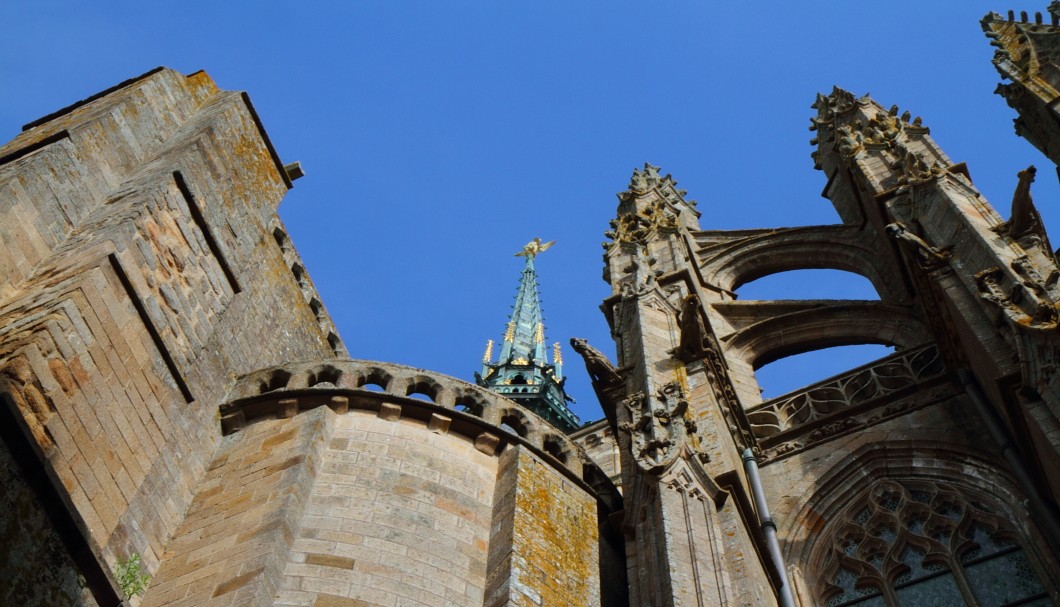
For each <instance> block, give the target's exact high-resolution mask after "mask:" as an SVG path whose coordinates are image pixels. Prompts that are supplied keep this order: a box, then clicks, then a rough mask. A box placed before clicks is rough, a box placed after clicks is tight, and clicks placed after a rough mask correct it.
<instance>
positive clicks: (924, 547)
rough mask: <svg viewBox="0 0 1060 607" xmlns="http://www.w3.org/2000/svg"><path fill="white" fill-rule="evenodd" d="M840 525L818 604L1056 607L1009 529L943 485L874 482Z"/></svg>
mask: <svg viewBox="0 0 1060 607" xmlns="http://www.w3.org/2000/svg"><path fill="white" fill-rule="evenodd" d="M837 522H838V526H837V527H833V529H834V530H835V531H834V532H833V533H831V534H830V536H831V547H830V549H829V550H828V554H827V556H826V557H825V561H824V563H823V564H824V569H823V573H824V575H823V577H822V578H821V582H820V587H819V588H818V596H819V598H820V604H823V605H828V606H829V607H846V606H851V607H855V606H856V607H896V606H903V607H904V606H920V605H933V606H935V607H950V606H953V607H964V606H966V605H967V606H972V607H1016V606H1021V607H1030V606H1034V607H1038V606H1047V605H1052V602H1051V601H1050V599H1049V597H1048V595H1047V592H1046V590H1045V588H1044V587H1043V585H1042V583H1041V581H1040V580H1039V579H1038V577H1037V575H1036V574H1035V572H1034V571H1033V569H1032V568H1031V565H1030V563H1029V562H1028V560H1027V556H1026V554H1025V553H1024V551H1023V549H1022V548H1021V547H1020V544H1019V542H1018V539H1017V537H1018V536H1017V535H1016V534H1015V532H1014V530H1013V529H1012V526H1011V524H1010V522H1009V521H1007V520H1005V518H1004V517H1003V516H1001V515H1000V514H999V513H997V512H995V511H994V510H992V509H991V508H989V507H988V506H986V505H985V504H983V503H980V502H979V501H977V500H975V499H968V498H967V497H965V496H963V495H962V494H961V493H959V492H958V491H956V490H954V489H953V488H951V487H949V486H947V485H945V484H943V483H936V482H930V481H926V480H902V481H900V482H898V481H895V480H890V479H887V480H881V481H877V482H876V483H875V484H874V485H873V486H872V487H871V488H870V490H869V491H866V492H865V493H864V494H863V497H862V498H861V499H859V500H857V501H855V502H854V503H853V504H851V505H850V506H849V507H847V508H846V509H845V510H844V511H842V513H841V514H840V516H839V517H838V519H837Z"/></svg>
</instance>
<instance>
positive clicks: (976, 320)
mask: <svg viewBox="0 0 1060 607" xmlns="http://www.w3.org/2000/svg"><path fill="white" fill-rule="evenodd" d="M1057 7H1060V4H1057V3H1054V4H1053V5H1052V6H1051V7H1050V14H1052V15H1054V16H1053V17H1052V18H1051V19H1050V21H1051V23H1050V24H1046V23H1044V20H1043V18H1042V16H1041V15H1035V17H1034V18H1033V19H1031V18H1029V17H1028V16H1027V15H1026V14H1021V15H1020V17H1019V18H1018V19H1017V18H1016V16H1015V15H1013V14H1010V15H1009V16H1008V17H1007V18H1004V17H1002V16H1000V15H993V14H992V15H989V16H988V17H987V18H986V19H984V21H983V27H984V29H985V31H986V32H987V34H988V36H989V37H990V38H991V39H992V40H993V41H994V44H995V45H997V46H998V47H999V50H998V52H997V55H996V57H995V63H996V65H997V66H998V69H999V70H1000V71H1001V73H1002V75H1003V76H1005V77H1006V78H1008V79H1010V80H1011V81H1012V82H1011V83H1010V84H1006V85H1004V86H1003V87H1002V89H1001V92H1002V93H1003V94H1004V95H1005V97H1006V99H1007V100H1008V101H1009V103H1010V104H1011V105H1013V107H1015V108H1016V109H1017V111H1018V112H1019V113H1020V117H1019V119H1018V120H1017V122H1016V126H1017V131H1018V132H1019V133H1020V134H1022V135H1024V136H1026V137H1027V138H1028V139H1029V140H1030V141H1031V142H1032V143H1034V145H1036V146H1038V147H1039V148H1041V149H1042V150H1043V151H1044V152H1045V153H1046V154H1047V155H1048V156H1049V157H1050V158H1056V154H1057V150H1060V132H1058V131H1057V129H1056V118H1057V116H1056V110H1055V108H1054V107H1053V106H1054V104H1055V100H1056V98H1057V96H1058V95H1057V91H1060V75H1058V74H1060V53H1058V52H1056V49H1057V48H1060V46H1057V45H1058V44H1060V26H1058V25H1057V21H1058V18H1057V16H1056V15H1060V8H1057ZM814 109H815V115H814V116H813V117H812V122H811V130H812V131H814V135H813V139H812V141H811V143H812V145H813V149H814V151H813V160H814V166H815V167H816V168H817V169H818V170H820V171H822V173H823V176H824V180H825V181H826V183H827V186H826V188H825V195H826V197H827V198H828V199H830V200H831V202H832V204H833V205H834V207H835V209H836V212H837V216H838V222H837V223H835V224H832V225H823V226H804V227H797V228H767V229H757V230H739V231H717V230H711V229H709V228H710V226H709V225H707V226H706V227H707V228H708V229H703V226H701V224H700V220H701V216H700V212H699V211H698V210H697V206H696V203H695V202H693V201H692V200H690V199H689V198H688V197H687V194H686V193H685V192H684V191H682V190H680V189H678V188H677V183H676V181H675V180H674V179H673V178H672V177H671V176H669V175H665V174H663V173H662V172H661V171H660V170H659V168H658V167H654V166H651V165H645V167H644V168H643V169H642V170H641V169H638V170H635V171H634V172H633V176H632V178H631V180H630V182H629V185H628V187H627V188H626V190H625V191H623V192H622V193H621V194H619V202H618V209H617V215H616V218H615V219H614V220H613V222H612V227H611V230H609V231H608V232H607V237H608V242H606V243H605V244H604V249H605V251H604V278H605V280H606V281H607V282H608V283H609V284H610V285H611V295H610V296H609V297H608V298H607V299H606V300H605V301H604V304H603V311H604V313H605V316H606V319H607V322H608V323H609V324H610V327H611V330H612V333H613V335H614V337H615V340H616V350H617V353H618V360H617V361H616V362H615V363H612V362H611V361H609V360H608V359H607V358H606V357H605V356H604V355H603V354H601V353H600V352H599V351H598V350H596V349H595V348H593V346H592V345H590V344H588V343H587V342H585V340H582V339H578V338H574V339H572V340H571V344H572V346H573V348H574V350H575V351H576V352H578V353H579V354H580V355H581V356H582V357H583V359H584V361H585V366H586V370H587V372H588V374H589V376H590V377H591V378H592V381H593V386H594V389H595V392H596V394H597V397H598V398H599V400H600V402H601V404H602V405H603V408H604V412H605V414H606V417H605V419H603V420H600V421H598V422H596V423H593V424H589V425H586V426H581V427H577V420H576V419H573V418H570V419H567V418H566V417H565V416H564V415H563V411H565V410H566V409H565V406H564V405H563V390H562V379H563V370H562V367H561V360H560V359H559V357H558V356H555V355H554V356H553V360H552V363H549V361H548V358H547V354H548V353H547V348H546V344H545V340H544V328H543V322H542V320H541V312H540V302H539V301H538V297H537V290H536V271H535V268H534V259H535V256H536V255H537V254H538V253H540V252H541V251H542V250H544V248H547V245H545V244H542V243H541V242H540V241H539V240H535V241H534V242H533V243H531V244H530V245H527V248H526V249H525V250H524V252H525V253H526V254H525V257H526V262H525V263H526V265H525V268H524V270H523V273H522V275H521V282H520V288H519V295H518V297H517V305H516V309H515V312H514V313H513V316H512V318H511V324H510V325H509V327H510V328H509V330H508V332H507V335H506V339H505V342H504V344H503V346H502V352H501V356H500V358H499V360H498V361H496V362H492V360H491V359H492V356H491V353H489V354H487V356H486V357H485V361H484V363H485V364H484V368H483V372H482V374H481V378H480V380H481V382H482V384H484V385H474V384H470V383H467V382H463V381H460V380H457V379H453V378H450V377H446V376H443V375H440V374H437V373H433V372H430V371H426V370H422V369H414V368H409V367H405V366H402V365H395V364H389V363H383V362H374V361H365V360H351V359H350V358H349V357H348V355H347V353H346V350H345V348H344V346H343V344H342V342H341V340H340V339H339V337H338V335H337V332H336V331H335V328H334V327H333V325H332V323H331V321H330V319H329V317H328V314H327V312H326V310H325V308H324V306H323V305H322V303H321V302H320V298H319V296H318V295H317V293H316V291H315V289H314V287H313V284H312V282H311V281H310V280H309V277H308V274H307V272H306V269H305V267H304V266H303V264H302V262H301V260H300V259H299V257H298V255H297V253H296V251H295V249H294V246H293V244H292V243H291V242H290V240H289V239H288V237H287V235H286V233H285V231H284V229H283V226H282V224H281V223H280V221H279V219H278V217H277V215H276V207H277V205H278V204H279V202H280V199H281V198H282V196H283V195H284V193H285V192H286V191H287V190H288V189H289V188H290V187H292V183H291V182H292V179H294V178H296V177H298V176H300V170H299V169H298V167H297V165H294V164H288V165H285V164H284V163H282V162H281V161H280V160H279V155H278V154H277V152H276V151H275V150H274V149H273V147H272V146H271V144H270V143H269V139H268V137H267V135H266V134H265V131H264V130H263V128H262V126H261V124H260V122H259V120H258V118H257V115H256V114H255V112H254V110H253V106H252V105H251V104H250V101H249V99H248V97H247V96H246V95H245V94H241V93H235V92H227V91H223V90H220V89H219V88H218V87H217V86H216V85H215V84H214V83H213V81H212V80H211V79H210V78H209V77H208V76H206V74H204V73H202V72H197V73H195V74H191V75H189V76H184V75H181V74H179V73H176V72H174V71H172V70H167V69H163V68H159V69H157V70H153V71H152V72H149V73H147V74H144V75H143V76H140V77H138V78H135V79H133V80H130V81H127V82H124V83H121V84H119V85H118V86H116V87H114V88H112V89H108V90H106V91H103V92H101V93H99V94H98V95H95V96H93V97H90V98H88V99H85V100H84V101H81V102H78V103H76V104H74V105H72V106H70V107H68V108H65V109H63V110H60V111H58V112H56V113H54V114H51V115H48V116H45V117H44V118H42V119H40V120H38V121H35V122H33V123H30V124H28V125H26V127H25V128H24V130H23V132H22V133H21V134H20V135H19V136H18V137H16V138H15V139H14V140H13V141H12V142H10V143H8V144H7V145H5V146H3V147H0V315H3V319H4V322H2V323H0V398H2V404H3V406H2V407H0V416H2V419H0V439H2V444H3V446H2V448H0V482H2V490H0V500H3V504H2V506H0V539H2V542H3V545H4V546H5V548H6V550H5V551H4V553H3V554H0V603H3V604H12V605H86V606H107V607H109V606H112V605H118V604H126V605H145V606H147V605H149V606H159V607H162V606H167V607H169V606H196V607H198V606H203V605H206V606H217V607H220V606H228V605H261V606H295V605H299V606H306V605H312V606H315V607H360V606H364V605H387V606H397V605H426V606H435V605H437V606H442V605H457V606H467V607H499V606H502V605H517V606H530V605H537V606H556V605H562V606H566V605H571V606H590V605H592V606H596V605H599V606H601V607H627V606H635V607H677V606H689V605H695V606H697V607H698V606H706V605H731V606H735V605H773V604H779V605H785V606H787V605H801V606H802V607H809V606H811V605H830V606H859V607H869V606H878V605H888V606H894V605H976V606H987V605H1033V606H1041V605H1050V604H1060V586H1058V580H1060V575H1057V574H1058V573H1060V565H1058V561H1057V555H1058V554H1060V512H1058V508H1057V501H1058V496H1060V371H1058V369H1057V357H1058V356H1060V354H1058V353H1060V327H1058V325H1060V311H1058V303H1060V284H1058V283H1060V267H1058V264H1057V259H1056V253H1055V252H1054V251H1053V250H1052V247H1051V245H1050V243H1049V239H1048V237H1047V235H1046V234H1045V231H1044V229H1043V227H1042V223H1041V220H1040V217H1039V215H1038V212H1037V210H1036V208H1035V205H1034V203H1033V201H1032V198H1031V184H1032V182H1033V180H1034V177H1035V175H1036V171H1035V170H1034V169H1033V168H1028V169H1027V170H1025V171H1022V172H1021V173H1020V174H1019V175H1018V176H1017V177H1016V179H1015V180H1014V181H1015V183H1014V186H1015V193H1014V196H1013V201H1012V209H1011V212H1010V216H1009V218H1008V220H1005V219H1003V218H1002V217H1001V215H999V213H998V212H997V211H995V210H994V208H993V207H992V206H990V204H989V203H987V201H986V200H985V199H984V198H983V197H982V195H981V194H980V193H979V192H978V190H976V188H975V186H974V184H973V182H972V179H971V173H970V171H969V169H968V168H967V167H965V166H964V165H963V164H961V163H955V162H953V161H952V160H951V159H950V158H948V157H947V156H946V155H945V154H944V153H943V152H942V150H941V148H940V147H939V145H938V144H937V143H936V142H935V140H934V139H933V137H932V134H931V133H930V131H929V129H928V127H927V126H926V125H924V124H923V121H922V120H921V119H920V118H914V117H913V116H912V114H911V113H910V112H908V111H901V110H900V109H899V108H898V107H897V106H892V107H890V108H889V109H888V108H886V107H885V106H884V105H881V104H879V103H878V102H876V101H875V100H873V99H871V98H869V97H867V96H865V97H857V96H855V95H853V94H851V93H849V92H847V91H844V90H842V89H839V88H836V89H834V90H833V91H831V92H830V93H829V94H822V95H819V96H818V98H817V100H816V103H815V104H814ZM802 268H831V269H838V270H846V271H849V272H854V273H857V274H860V275H862V276H865V277H866V278H867V279H868V280H869V281H871V283H872V284H873V285H874V286H875V288H876V291H877V293H878V294H879V298H878V299H874V300H870V301H851V300H842V301H837V300H822V301H805V300H779V301H743V300H739V299H737V298H736V296H735V290H736V289H737V288H738V287H739V286H740V285H741V284H743V283H746V282H748V281H750V280H753V279H755V278H758V277H761V276H765V275H768V274H772V273H777V272H782V271H787V270H794V269H802ZM852 343H882V344H888V345H891V346H894V347H895V349H896V352H895V353H894V354H893V355H891V356H887V357H885V358H882V359H880V360H877V361H874V362H871V363H869V364H867V365H863V366H861V367H858V368H855V369H851V370H849V371H847V372H844V373H841V374H839V375H837V376H834V377H832V378H829V379H826V380H823V381H820V382H817V383H815V384H812V385H809V386H806V387H804V388H801V389H798V390H795V391H793V392H791V393H789V394H786V395H782V396H779V397H776V398H772V399H768V400H763V398H762V396H761V393H760V390H759V387H758V384H757V381H756V379H755V374H754V372H755V369H756V368H758V367H760V366H761V365H763V364H766V363H768V362H770V361H772V360H775V359H778V358H781V357H784V356H788V355H792V354H798V353H801V352H805V351H808V350H813V349H817V348H822V347H828V346H833V345H845V344H852ZM519 378H521V379H519ZM523 381H525V382H526V383H522V382H523ZM530 386H535V387H541V389H540V390H535V391H529V390H528V391H526V392H518V391H506V390H509V389H513V390H514V389H518V388H524V387H526V388H528V387H530ZM499 392H501V393H499ZM507 396H511V397H512V398H508V397H507ZM139 585H143V586H144V588H143V589H142V590H143V592H140V590H141V588H138V587H137V586H139Z"/></svg>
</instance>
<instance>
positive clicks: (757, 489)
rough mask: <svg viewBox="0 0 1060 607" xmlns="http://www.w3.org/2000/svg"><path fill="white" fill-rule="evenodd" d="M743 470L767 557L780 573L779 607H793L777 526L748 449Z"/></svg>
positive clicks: (755, 461)
mask: <svg viewBox="0 0 1060 607" xmlns="http://www.w3.org/2000/svg"><path fill="white" fill-rule="evenodd" d="M742 457H743V468H744V471H745V472H746V473H747V482H748V484H750V485H751V497H752V498H753V499H754V502H755V510H757V511H758V520H759V522H760V523H761V527H762V533H764V534H765V536H766V545H767V546H768V547H769V556H770V557H771V558H772V560H773V564H774V565H775V566H776V568H777V571H778V572H780V588H779V589H778V590H779V591H780V597H779V599H780V607H795V597H794V596H792V594H791V582H789V581H788V570H787V568H786V567H785V566H784V556H783V555H782V554H781V553H780V541H779V540H777V524H776V523H774V522H773V518H772V517H771V516H769V505H768V504H766V493H765V491H763V490H762V479H761V478H760V477H759V476H758V460H756V459H755V456H754V453H753V452H752V451H751V450H750V449H744V450H743V454H742Z"/></svg>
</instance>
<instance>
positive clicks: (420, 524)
mask: <svg viewBox="0 0 1060 607" xmlns="http://www.w3.org/2000/svg"><path fill="white" fill-rule="evenodd" d="M496 475H497V458H496V457H494V456H492V455H486V454H484V453H482V452H481V451H479V450H477V449H476V448H475V446H474V444H473V443H472V442H471V441H469V440H467V439H465V438H462V437H459V436H455V435H449V434H445V433H443V432H435V431H432V430H430V429H428V428H427V427H426V426H424V425H423V424H422V423H418V422H415V421H411V420H396V419H395V420H393V421H388V420H385V419H382V418H379V417H377V416H376V415H374V414H373V413H369V412H364V411H351V412H349V413H347V414H345V415H340V416H338V417H337V418H336V422H335V431H334V434H333V435H332V437H331V440H330V443H329V445H328V450H327V453H326V454H325V456H324V459H323V462H322V468H321V470H320V474H319V475H318V477H317V479H316V481H315V483H314V484H313V487H312V491H311V494H310V495H309V498H308V499H309V501H308V506H307V508H306V512H305V515H304V517H303V518H302V521H301V527H300V529H299V531H298V532H297V534H296V539H295V541H294V546H293V551H292V552H291V554H290V556H289V561H288V563H287V565H286V569H285V571H284V579H283V584H282V590H281V591H280V593H279V595H278V600H277V602H276V605H284V606H294V605H300V606H301V605H314V606H317V607H325V606H327V607H355V606H362V605H387V606H391V607H394V606H398V605H422V606H425V607H426V606H437V607H443V606H467V607H472V606H473V607H479V606H481V605H482V597H483V591H484V587H485V581H486V552H487V545H488V543H489V536H490V518H491V504H492V501H493V488H494V483H495V480H496ZM556 604H558V603H556Z"/></svg>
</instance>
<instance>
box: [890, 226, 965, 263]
mask: <svg viewBox="0 0 1060 607" xmlns="http://www.w3.org/2000/svg"><path fill="white" fill-rule="evenodd" d="M886 230H887V233H888V234H890V235H891V236H893V237H895V238H896V239H898V240H902V241H905V242H908V243H910V244H912V245H913V246H915V247H916V250H917V253H918V254H919V255H920V259H921V260H922V261H924V262H926V263H938V262H943V261H946V260H948V259H949V258H950V256H951V255H950V253H949V251H946V250H944V249H939V248H937V247H933V246H931V245H930V244H929V243H928V242H927V241H926V240H924V239H923V238H921V237H919V236H917V235H916V234H914V233H913V232H912V231H910V230H909V228H907V227H905V225H904V224H902V223H899V222H895V223H889V224H887V227H886Z"/></svg>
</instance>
